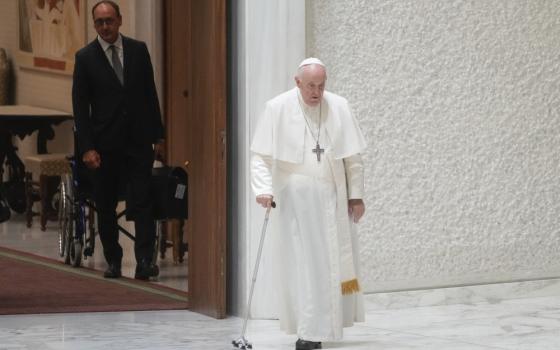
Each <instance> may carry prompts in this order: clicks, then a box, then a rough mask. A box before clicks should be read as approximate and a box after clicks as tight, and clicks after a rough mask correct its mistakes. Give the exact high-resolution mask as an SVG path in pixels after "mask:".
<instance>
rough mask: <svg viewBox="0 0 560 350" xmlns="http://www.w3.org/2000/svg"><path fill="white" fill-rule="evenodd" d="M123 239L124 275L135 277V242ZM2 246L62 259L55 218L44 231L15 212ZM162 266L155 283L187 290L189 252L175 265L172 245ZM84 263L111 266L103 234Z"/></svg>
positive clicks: (2, 231) (1, 232)
mask: <svg viewBox="0 0 560 350" xmlns="http://www.w3.org/2000/svg"><path fill="white" fill-rule="evenodd" d="M119 223H120V224H121V225H122V226H123V227H125V228H126V229H127V230H129V231H133V227H132V225H131V223H130V222H127V221H125V220H124V219H121V220H120V221H119ZM119 242H120V244H121V246H122V247H123V261H122V272H123V275H124V276H126V277H131V278H133V277H134V269H135V268H136V261H135V259H134V245H133V241H132V240H131V239H129V238H128V237H126V236H124V235H121V236H120V239H119ZM0 246H2V247H6V248H11V249H16V250H19V251H24V252H28V253H32V254H36V255H39V256H43V257H48V258H52V259H57V260H61V259H60V256H59V255H58V228H57V223H56V222H52V221H49V222H47V230H46V231H44V232H43V231H41V230H40V228H39V219H38V218H34V220H33V226H32V227H31V228H27V226H26V225H25V217H24V215H18V214H14V213H12V218H11V219H10V220H9V221H7V222H4V223H2V224H0ZM187 254H188V253H187ZM158 265H159V267H160V275H159V276H158V278H157V280H156V281H155V282H154V283H157V284H161V285H165V286H168V287H170V288H175V289H179V290H182V291H187V255H185V261H184V262H183V263H179V264H174V263H173V259H172V251H171V248H168V249H167V254H166V256H165V259H159V260H158ZM82 266H84V267H89V268H92V269H96V270H100V271H103V270H105V268H106V267H107V264H106V262H105V258H104V257H103V253H102V250H101V242H100V241H99V237H97V240H96V246H95V253H94V255H93V256H92V257H88V258H87V259H86V260H84V261H83V262H82ZM0 349H1V347H0Z"/></svg>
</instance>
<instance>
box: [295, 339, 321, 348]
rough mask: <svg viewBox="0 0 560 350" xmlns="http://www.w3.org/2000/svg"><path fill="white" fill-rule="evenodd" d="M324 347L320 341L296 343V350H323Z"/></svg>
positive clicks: (299, 340) (300, 340) (300, 341)
mask: <svg viewBox="0 0 560 350" xmlns="http://www.w3.org/2000/svg"><path fill="white" fill-rule="evenodd" d="M322 348H323V345H322V344H321V342H319V341H309V340H303V339H298V340H297V342H296V350H315V349H322Z"/></svg>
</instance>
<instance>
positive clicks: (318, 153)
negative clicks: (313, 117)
mask: <svg viewBox="0 0 560 350" xmlns="http://www.w3.org/2000/svg"><path fill="white" fill-rule="evenodd" d="M298 102H299V108H301V112H302V113H303V119H304V120H305V124H306V125H307V128H308V129H309V133H311V137H313V139H315V148H312V149H311V152H313V153H315V155H316V156H317V162H320V161H321V154H322V153H325V149H324V148H321V146H320V145H319V140H320V139H321V121H322V117H323V113H322V107H323V103H322V101H321V102H319V129H318V130H317V138H315V135H313V129H311V125H310V124H309V121H308V120H307V119H308V118H307V113H305V109H304V108H303V106H302V105H301V101H300V99H299V98H298Z"/></svg>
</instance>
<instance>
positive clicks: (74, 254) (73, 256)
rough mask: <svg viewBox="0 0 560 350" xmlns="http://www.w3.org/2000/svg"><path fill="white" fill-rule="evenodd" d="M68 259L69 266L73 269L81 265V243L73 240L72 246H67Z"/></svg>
mask: <svg viewBox="0 0 560 350" xmlns="http://www.w3.org/2000/svg"><path fill="white" fill-rule="evenodd" d="M68 259H69V261H70V265H72V266H74V267H78V266H80V264H81V263H82V242H80V240H78V239H74V240H72V244H69V245H68Z"/></svg>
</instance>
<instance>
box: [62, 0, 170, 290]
mask: <svg viewBox="0 0 560 350" xmlns="http://www.w3.org/2000/svg"><path fill="white" fill-rule="evenodd" d="M92 16H93V23H94V27H95V30H96V31H97V34H98V36H97V38H96V39H95V40H93V41H92V42H91V43H89V44H88V45H87V46H85V47H84V48H82V49H81V50H79V51H78V52H77V53H76V59H75V66H74V80H73V86H72V102H73V109H74V117H75V121H76V129H77V146H78V147H77V148H78V153H79V155H78V157H80V156H81V159H82V161H83V162H84V164H85V165H86V166H87V167H88V168H89V169H91V173H92V182H93V197H94V200H95V204H96V210H97V213H98V228H99V235H100V238H101V242H102V244H103V253H104V255H105V259H106V260H107V263H108V265H109V267H108V269H107V270H106V271H105V274H104V276H105V277H106V278H118V277H120V276H121V260H122V255H123V253H122V248H121V246H120V245H119V242H118V236H119V233H118V228H117V217H116V207H117V201H118V193H119V190H120V185H121V184H122V183H126V184H127V189H128V190H127V210H126V211H127V218H128V219H132V220H134V224H135V243H134V253H135V257H136V262H137V265H136V273H135V278H137V279H143V280H147V279H149V278H150V277H152V276H156V275H157V274H158V268H157V266H156V265H155V264H154V263H152V255H153V250H154V244H155V225H154V220H153V213H152V201H151V198H150V195H149V193H150V192H149V190H148V189H149V185H150V177H151V168H152V164H153V161H154V156H156V157H159V156H162V154H163V136H164V131H163V126H162V122H161V113H160V109H159V102H158V97H157V93H156V88H155V83H154V74H153V68H152V63H151V60H150V55H149V53H148V49H147V47H146V44H145V43H143V42H141V41H137V40H134V39H131V38H127V37H125V36H123V35H121V34H120V33H119V27H120V26H121V24H122V17H121V14H120V10H119V6H118V5H117V4H116V3H114V2H113V1H100V2H98V3H97V4H96V5H95V6H94V7H93V9H92ZM123 180H124V181H123Z"/></svg>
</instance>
